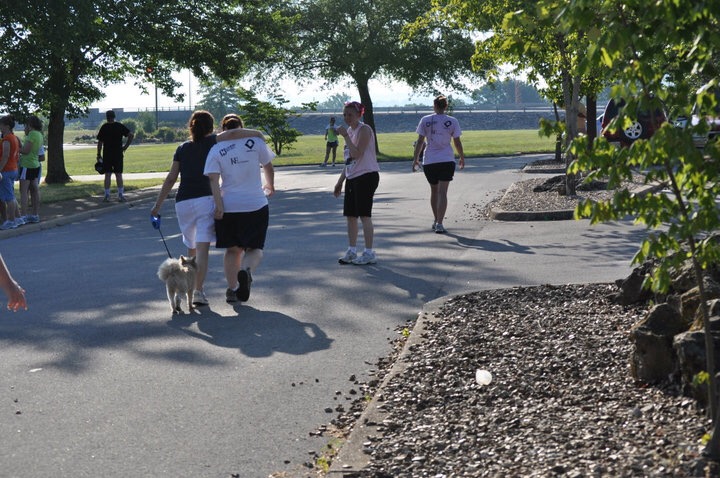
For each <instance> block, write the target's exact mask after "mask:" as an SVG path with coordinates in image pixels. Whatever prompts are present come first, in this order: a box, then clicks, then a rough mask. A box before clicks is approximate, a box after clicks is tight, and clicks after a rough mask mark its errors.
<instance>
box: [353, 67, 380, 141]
mask: <svg viewBox="0 0 720 478" xmlns="http://www.w3.org/2000/svg"><path fill="white" fill-rule="evenodd" d="M356 83H357V88H358V93H360V103H362V105H363V106H364V107H365V114H364V115H363V122H364V123H365V124H366V125H368V126H370V128H372V130H373V132H374V133H375V134H374V135H373V136H375V153H379V152H380V148H379V147H378V140H377V131H376V130H375V113H374V112H373V104H372V99H370V88H368V81H367V80H356Z"/></svg>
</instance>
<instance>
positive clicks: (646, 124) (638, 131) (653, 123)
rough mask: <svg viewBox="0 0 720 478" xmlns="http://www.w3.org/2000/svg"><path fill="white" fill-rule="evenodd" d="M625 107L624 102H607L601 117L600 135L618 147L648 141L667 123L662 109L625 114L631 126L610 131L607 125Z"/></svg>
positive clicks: (612, 100)
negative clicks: (618, 145) (640, 140)
mask: <svg viewBox="0 0 720 478" xmlns="http://www.w3.org/2000/svg"><path fill="white" fill-rule="evenodd" d="M624 106H625V100H620V101H618V102H616V101H615V100H614V99H611V100H610V101H608V104H607V105H606V106H605V111H604V112H603V115H602V134H603V136H604V137H605V139H607V140H608V141H610V142H611V143H619V144H620V146H623V147H628V146H630V145H631V144H633V143H634V142H635V141H637V140H638V139H648V138H649V137H651V136H652V135H653V134H654V133H655V131H657V130H658V128H660V126H661V125H662V124H663V123H665V122H666V121H667V115H666V114H665V112H664V111H663V110H662V108H657V109H656V110H655V111H653V112H651V111H636V112H627V111H626V112H625V115H626V116H627V117H628V118H630V119H631V121H632V124H631V125H630V126H628V127H627V128H624V129H610V128H608V125H609V124H610V123H611V122H612V120H614V119H615V118H616V117H617V115H618V112H619V110H620V108H623V107H624Z"/></svg>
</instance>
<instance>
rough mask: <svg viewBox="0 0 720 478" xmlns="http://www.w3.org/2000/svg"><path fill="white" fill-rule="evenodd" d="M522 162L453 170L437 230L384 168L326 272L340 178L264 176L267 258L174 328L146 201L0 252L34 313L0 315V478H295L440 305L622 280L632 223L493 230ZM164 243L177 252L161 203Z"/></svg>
mask: <svg viewBox="0 0 720 478" xmlns="http://www.w3.org/2000/svg"><path fill="white" fill-rule="evenodd" d="M529 160H530V159H528V158H527V157H511V158H492V159H473V160H468V165H467V167H466V169H465V170H464V171H462V172H459V173H458V174H457V175H456V180H455V181H453V183H452V185H451V188H450V207H449V209H448V214H447V217H448V219H447V220H446V222H445V226H446V227H447V229H448V230H449V234H447V235H437V234H434V233H432V232H430V224H431V222H432V219H431V217H430V214H429V205H428V195H429V190H428V187H427V185H426V183H425V180H424V177H423V176H422V175H421V174H420V173H415V174H413V173H410V172H409V167H410V164H409V163H386V164H382V173H381V180H380V188H379V190H378V193H377V196H376V202H375V209H374V218H375V225H376V243H375V249H376V251H377V255H378V263H377V264H376V265H373V266H366V267H359V266H341V265H339V264H338V263H337V258H338V257H339V256H340V255H341V254H342V253H343V252H344V249H345V247H346V245H347V241H346V233H345V220H344V218H343V217H342V215H341V207H342V205H341V202H342V201H341V199H336V198H334V197H333V196H332V194H331V191H332V187H333V185H334V183H335V181H336V175H337V174H339V170H337V169H334V168H326V169H320V168H317V167H298V168H278V169H277V172H276V186H277V189H278V191H277V193H276V195H275V196H274V197H272V198H271V206H270V207H271V210H270V211H271V212H270V214H271V226H270V231H269V234H268V242H267V245H266V256H265V260H264V262H263V264H262V266H261V268H260V269H259V270H258V271H257V272H256V274H254V279H255V282H254V283H253V290H252V296H251V298H250V301H249V302H247V303H246V304H243V305H236V306H232V305H230V304H226V303H225V301H224V293H225V283H224V279H223V274H222V254H221V253H220V252H219V251H215V250H213V251H212V255H211V270H210V272H209V276H208V281H207V283H206V291H207V293H208V298H209V300H210V306H209V307H206V308H202V309H200V311H199V312H197V313H195V314H192V315H190V314H185V315H181V316H176V317H173V316H172V315H171V313H170V308H169V305H168V303H167V300H166V298H165V292H164V287H163V284H162V283H161V282H160V281H159V280H158V279H157V277H156V275H155V273H156V270H157V267H158V265H159V264H160V263H161V262H162V261H163V260H164V259H165V258H166V257H167V253H166V252H165V248H164V246H163V244H162V241H161V239H160V236H159V234H158V232H157V231H156V230H154V229H153V228H152V227H151V225H150V221H149V208H150V203H147V204H144V205H135V207H131V208H126V209H125V208H123V209H117V210H114V211H113V212H111V213H108V214H105V215H102V216H99V217H95V218H91V219H87V220H83V221H81V222H78V223H74V224H70V225H66V226H62V227H57V228H53V229H47V230H42V231H38V232H33V233H31V234H25V235H20V236H16V237H10V238H6V239H4V240H3V241H2V244H1V245H0V252H2V254H3V256H4V258H5V260H6V262H7V263H8V264H9V266H10V268H11V270H12V272H13V274H14V275H15V277H16V279H17V280H18V281H19V282H20V283H21V284H22V285H23V286H24V287H25V289H26V290H27V294H28V301H29V306H30V309H29V310H28V311H24V312H18V313H16V314H12V313H10V312H7V311H5V310H2V312H0V315H2V319H1V320H0V350H1V351H0V381H1V383H2V388H0V390H1V391H0V394H1V396H0V398H1V400H2V403H3V406H2V408H0V411H1V412H2V415H3V416H2V419H1V420H0V427H1V428H0V430H1V433H0V436H1V437H2V446H1V447H0V464H1V467H0V469H1V470H2V471H1V472H0V474H1V475H2V476H8V477H10V476H11V477H39V476H53V477H98V476H102V477H106V478H107V477H140V476H143V477H144V476H153V477H228V476H231V475H232V474H237V476H241V477H249V478H255V477H258V478H261V477H262V478H264V477H267V476H269V475H270V474H273V473H283V472H285V473H286V475H278V476H305V473H303V472H302V470H304V467H303V463H304V462H306V461H308V460H309V459H310V458H311V456H310V452H316V451H319V450H320V449H321V448H322V447H323V446H324V445H325V444H326V443H327V441H328V440H329V438H328V437H315V436H311V435H310V432H312V431H314V430H315V429H317V427H318V426H320V425H323V424H327V423H329V421H330V420H331V419H332V418H333V417H334V414H329V413H326V412H325V409H326V408H328V407H333V408H334V407H336V406H337V405H338V403H339V402H338V399H337V395H336V391H341V392H343V395H342V396H345V395H347V392H348V391H349V390H350V389H351V388H353V384H352V382H350V381H349V377H350V376H351V375H356V376H357V378H358V380H367V379H368V378H369V371H370V370H371V369H372V364H374V363H375V362H376V361H377V359H378V358H379V357H382V356H385V355H387V353H388V352H389V350H390V345H389V339H392V338H394V337H395V334H396V332H395V328H396V327H397V326H398V325H400V324H404V323H405V322H406V321H407V320H408V319H411V318H414V317H416V316H417V314H418V312H419V311H420V310H421V309H422V307H423V304H424V303H426V302H428V301H431V300H433V299H437V298H439V297H442V296H446V295H450V294H459V293H464V292H469V291H474V290H479V289H485V288H505V287H510V286H516V285H531V284H542V283H553V284H561V283H581V282H601V281H610V280H615V279H618V278H621V277H624V276H625V275H627V273H629V271H630V259H631V257H632V255H633V254H634V252H635V250H636V249H637V246H638V245H639V243H640V240H641V238H642V237H643V231H642V229H640V228H638V227H635V226H631V225H630V224H628V223H614V224H608V225H602V226H589V223H588V222H587V221H560V222H546V223H541V222H528V223H507V222H492V221H488V220H485V219H483V218H482V216H481V214H480V211H479V208H480V207H482V206H483V205H485V204H486V203H487V202H488V201H489V200H491V199H493V198H494V197H497V196H498V195H499V193H500V191H501V190H502V189H504V188H506V187H507V186H509V185H510V184H511V183H512V182H514V181H517V180H521V179H527V178H528V177H529V176H528V175H527V174H523V173H521V172H519V168H520V167H522V165H524V164H525V163H527V162H528V161H529ZM162 230H163V233H164V235H165V238H166V240H167V242H168V246H169V247H170V250H171V252H172V253H173V255H179V254H180V253H182V252H183V248H182V247H183V246H182V243H181V240H180V238H179V233H178V228H177V223H176V222H175V218H174V211H173V207H172V202H171V201H169V202H167V203H166V204H165V206H164V210H163V228H162Z"/></svg>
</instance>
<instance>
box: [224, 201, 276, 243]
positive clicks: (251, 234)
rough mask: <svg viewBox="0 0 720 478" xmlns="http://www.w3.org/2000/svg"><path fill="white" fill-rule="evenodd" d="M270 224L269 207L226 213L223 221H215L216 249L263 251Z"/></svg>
mask: <svg viewBox="0 0 720 478" xmlns="http://www.w3.org/2000/svg"><path fill="white" fill-rule="evenodd" d="M269 222H270V208H269V207H268V206H263V207H262V208H260V209H258V210H257V211H252V212H226V213H225V214H223V218H222V219H219V220H218V219H215V237H216V238H217V239H216V241H215V247H217V248H218V249H227V248H229V247H241V248H243V249H263V248H264V247H265V237H266V236H267V230H268V224H269Z"/></svg>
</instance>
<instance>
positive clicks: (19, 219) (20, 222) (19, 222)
mask: <svg viewBox="0 0 720 478" xmlns="http://www.w3.org/2000/svg"><path fill="white" fill-rule="evenodd" d="M23 224H27V219H26V218H25V216H18V217H16V218H15V225H16V226H22V225H23Z"/></svg>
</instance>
